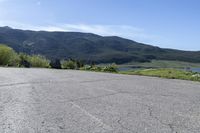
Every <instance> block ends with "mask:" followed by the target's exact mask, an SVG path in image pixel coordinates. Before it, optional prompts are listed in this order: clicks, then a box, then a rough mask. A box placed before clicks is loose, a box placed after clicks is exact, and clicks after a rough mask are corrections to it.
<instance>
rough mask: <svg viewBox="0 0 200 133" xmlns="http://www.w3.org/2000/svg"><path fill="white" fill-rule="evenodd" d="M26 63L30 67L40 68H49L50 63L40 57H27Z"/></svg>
mask: <svg viewBox="0 0 200 133" xmlns="http://www.w3.org/2000/svg"><path fill="white" fill-rule="evenodd" d="M28 62H29V63H30V64H31V67H41V68H49V67H50V64H49V63H50V61H49V60H47V59H46V58H45V57H44V56H41V55H32V56H28Z"/></svg>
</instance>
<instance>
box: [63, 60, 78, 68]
mask: <svg viewBox="0 0 200 133" xmlns="http://www.w3.org/2000/svg"><path fill="white" fill-rule="evenodd" d="M61 66H62V68H63V69H77V63H76V61H73V60H63V61H61Z"/></svg>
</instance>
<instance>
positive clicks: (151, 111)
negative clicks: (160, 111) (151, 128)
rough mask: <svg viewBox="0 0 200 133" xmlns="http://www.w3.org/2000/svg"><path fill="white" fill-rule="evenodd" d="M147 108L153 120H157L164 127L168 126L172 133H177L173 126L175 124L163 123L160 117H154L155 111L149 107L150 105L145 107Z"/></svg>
mask: <svg viewBox="0 0 200 133" xmlns="http://www.w3.org/2000/svg"><path fill="white" fill-rule="evenodd" d="M143 105H145V104H143ZM145 106H146V107H147V108H148V111H149V116H150V117H151V118H153V119H155V120H157V121H158V122H160V123H161V124H162V125H164V126H167V127H168V128H170V130H171V133H177V132H176V131H175V130H174V125H173V124H170V123H165V122H163V121H162V120H160V119H159V118H158V117H156V116H154V115H153V109H152V107H151V106H149V105H145Z"/></svg>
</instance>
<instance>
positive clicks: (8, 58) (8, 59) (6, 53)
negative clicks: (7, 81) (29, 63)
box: [0, 45, 19, 66]
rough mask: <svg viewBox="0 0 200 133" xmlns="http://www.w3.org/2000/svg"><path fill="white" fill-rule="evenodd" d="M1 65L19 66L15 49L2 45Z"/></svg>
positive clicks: (0, 49)
mask: <svg viewBox="0 0 200 133" xmlns="http://www.w3.org/2000/svg"><path fill="white" fill-rule="evenodd" d="M0 65H1V66H18V65H19V58H18V55H17V53H15V51H14V50H13V49H12V48H10V47H8V46H5V45H0Z"/></svg>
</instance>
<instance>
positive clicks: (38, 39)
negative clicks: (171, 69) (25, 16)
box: [0, 27, 200, 64]
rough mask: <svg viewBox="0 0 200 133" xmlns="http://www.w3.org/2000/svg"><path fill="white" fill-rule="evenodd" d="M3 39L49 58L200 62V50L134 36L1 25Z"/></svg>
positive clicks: (123, 61)
mask: <svg viewBox="0 0 200 133" xmlns="http://www.w3.org/2000/svg"><path fill="white" fill-rule="evenodd" d="M0 43H2V44H6V45H8V46H10V47H12V48H13V49H14V50H15V51H17V52H24V53H27V54H34V55H35V54H40V55H44V56H45V57H47V58H49V59H55V58H57V59H68V58H73V59H77V60H82V61H84V62H86V63H91V62H94V63H113V62H115V63H117V64H123V63H128V62H149V61H150V60H152V59H154V60H155V59H156V60H178V61H186V62H195V63H196V62H200V52H192V51H180V50H172V49H162V48H159V47H155V46H151V45H146V44H142V43H138V42H135V41H132V40H128V39H124V38H120V37H116V36H110V37H103V36H99V35H95V34H91V33H78V32H46V31H29V30H18V29H12V28H10V27H0Z"/></svg>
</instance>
